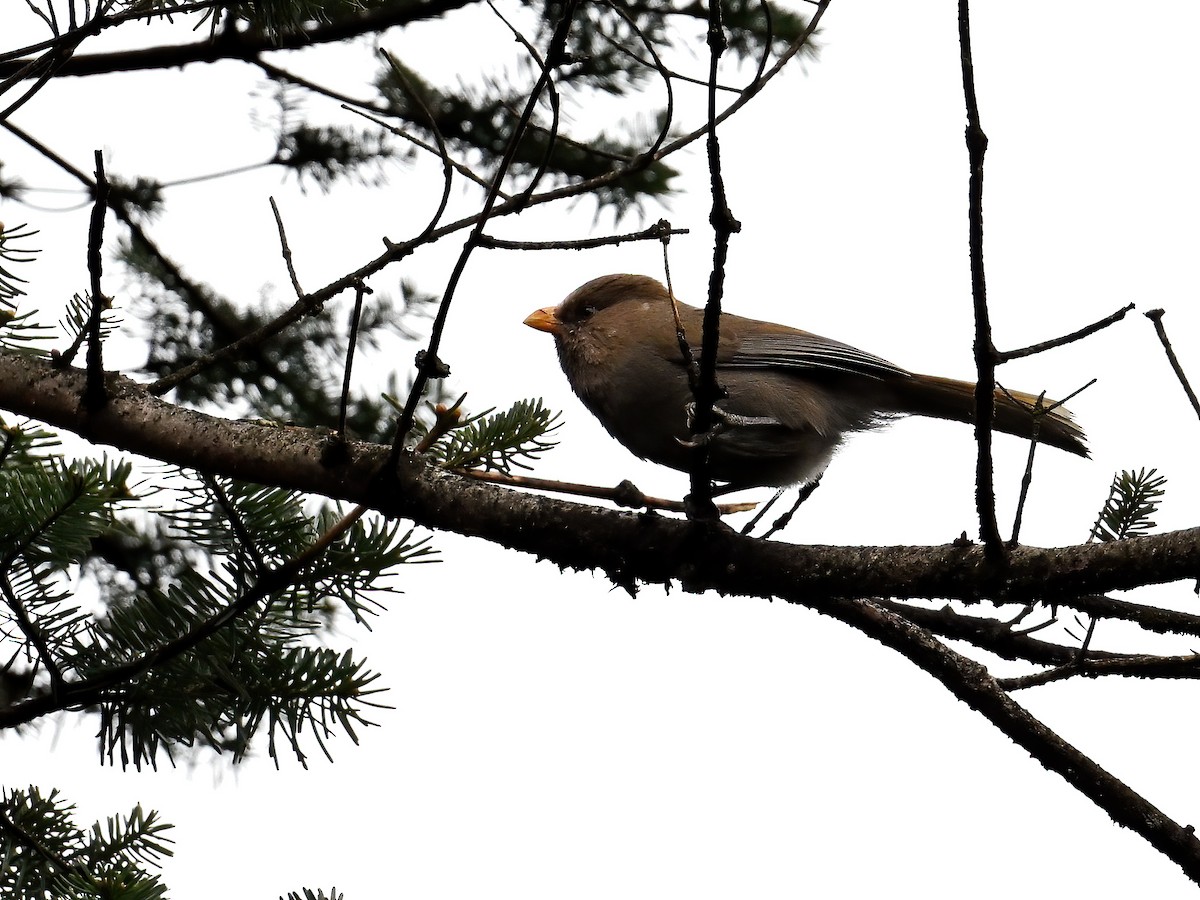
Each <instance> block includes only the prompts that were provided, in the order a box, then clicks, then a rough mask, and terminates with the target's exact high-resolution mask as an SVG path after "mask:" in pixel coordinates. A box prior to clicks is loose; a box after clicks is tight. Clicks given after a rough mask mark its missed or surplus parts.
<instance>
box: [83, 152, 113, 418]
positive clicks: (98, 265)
mask: <svg viewBox="0 0 1200 900" xmlns="http://www.w3.org/2000/svg"><path fill="white" fill-rule="evenodd" d="M95 159H96V197H95V201H96V202H95V204H94V205H93V206H92V222H91V227H90V228H89V229H88V252H87V261H88V273H89V274H90V275H91V279H92V309H91V315H90V316H89V317H88V324H87V333H88V348H87V373H88V379H87V390H85V391H84V394H83V399H84V405H85V406H86V407H87V408H88V409H89V410H92V411H95V410H97V409H99V408H100V407H102V406H103V405H104V404H105V403H106V402H107V401H108V389H107V388H106V387H105V385H104V357H103V347H102V345H101V340H100V318H101V316H102V315H103V313H104V307H105V299H104V294H103V292H102V291H101V290H100V274H101V272H102V271H103V268H104V259H103V257H102V256H101V254H100V250H101V248H102V247H103V246H104V216H105V213H107V212H108V191H109V188H108V179H107V178H106V177H105V175H104V155H103V153H101V152H100V151H99V150H97V151H96V155H95Z"/></svg>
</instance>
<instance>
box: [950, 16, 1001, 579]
mask: <svg viewBox="0 0 1200 900" xmlns="http://www.w3.org/2000/svg"><path fill="white" fill-rule="evenodd" d="M958 42H959V55H960V61H961V65H962V82H963V96H964V97H965V99H966V106H967V129H966V139H967V156H968V158H969V161H970V167H971V177H970V186H969V189H968V195H969V203H970V210H969V213H968V214H969V217H970V244H971V250H970V255H971V297H972V305H973V307H974V310H975V369H976V373H977V376H976V377H977V382H978V383H977V385H976V387H975V441H976V444H977V446H978V455H977V458H976V464H975V506H976V510H977V512H978V514H979V535H980V539H981V540H982V541H983V545H984V547H985V548H987V552H988V558H989V559H990V560H991V561H992V562H993V563H999V562H1002V561H1003V560H1004V558H1005V556H1006V552H1005V546H1004V542H1003V540H1002V539H1001V537H1000V526H999V523H998V522H997V521H996V489H995V485H994V484H993V473H992V419H993V417H994V416H995V411H996V396H995V390H996V348H995V346H994V345H993V344H992V325H991V321H990V316H989V314H988V306H987V279H986V277H985V276H984V271H983V157H984V154H986V153H987V135H986V134H984V133H983V128H982V126H981V125H980V124H979V101H978V99H977V98H976V96H975V64H974V60H973V58H972V55H971V13H970V10H969V8H968V3H967V0H958Z"/></svg>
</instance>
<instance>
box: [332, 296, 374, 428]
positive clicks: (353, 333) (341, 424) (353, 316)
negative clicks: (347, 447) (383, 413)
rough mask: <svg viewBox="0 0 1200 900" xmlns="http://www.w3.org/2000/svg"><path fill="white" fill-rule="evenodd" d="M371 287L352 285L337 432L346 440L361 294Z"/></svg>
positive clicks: (360, 318)
mask: <svg viewBox="0 0 1200 900" xmlns="http://www.w3.org/2000/svg"><path fill="white" fill-rule="evenodd" d="M370 293H371V289H370V288H369V287H367V286H366V285H365V284H363V283H362V282H361V281H360V282H358V283H357V284H355V285H354V310H353V312H351V313H350V341H349V345H348V346H347V347H346V371H345V372H344V373H343V375H342V401H341V403H340V404H339V407H338V422H337V433H338V436H339V437H340V438H341V439H342V440H346V439H347V438H346V408H347V406H349V403H350V372H351V371H352V370H353V368H354V350H355V348H356V347H357V346H358V325H359V322H360V321H362V307H363V295H364V294H370Z"/></svg>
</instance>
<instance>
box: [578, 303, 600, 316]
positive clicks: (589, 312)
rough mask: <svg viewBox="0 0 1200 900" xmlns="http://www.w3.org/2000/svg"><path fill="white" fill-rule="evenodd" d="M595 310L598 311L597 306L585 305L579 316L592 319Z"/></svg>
mask: <svg viewBox="0 0 1200 900" xmlns="http://www.w3.org/2000/svg"><path fill="white" fill-rule="evenodd" d="M595 312H596V307H594V306H585V307H584V308H583V309H581V310H580V311H579V318H581V319H590V318H591V317H592V315H593V314H594V313H595Z"/></svg>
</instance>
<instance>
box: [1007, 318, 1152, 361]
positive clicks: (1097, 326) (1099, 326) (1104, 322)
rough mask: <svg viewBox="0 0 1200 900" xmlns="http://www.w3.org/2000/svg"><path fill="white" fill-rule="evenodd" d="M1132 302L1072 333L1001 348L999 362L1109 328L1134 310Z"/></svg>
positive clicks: (1038, 351)
mask: <svg viewBox="0 0 1200 900" xmlns="http://www.w3.org/2000/svg"><path fill="white" fill-rule="evenodd" d="M1133 308H1134V305H1133V304H1132V303H1130V304H1128V305H1126V306H1123V307H1121V308H1120V309H1118V310H1117V311H1116V312H1115V313H1113V314H1112V315H1111V316H1105V317H1104V318H1103V319H1101V320H1100V321H1098V322H1093V323H1092V324H1091V325H1085V326H1084V327H1083V328H1080V329H1079V330H1078V331H1072V332H1071V333H1070V334H1064V335H1063V336H1062V337H1056V338H1051V339H1050V340H1048V341H1041V342H1040V343H1037V344H1030V345H1029V346H1028V347H1022V348H1021V349H1019V350H1000V351H997V353H996V360H997V362H1002V363H1006V362H1009V361H1010V360H1014V359H1023V358H1024V357H1026V356H1033V355H1034V354H1035V353H1044V352H1045V351H1047V350H1053V349H1054V348H1055V347H1062V346H1064V345H1065V344H1070V343H1073V342H1075V341H1077V340H1079V339H1080V338H1085V337H1087V336H1088V335H1089V334H1095V333H1096V332H1097V331H1101V330H1103V329H1105V328H1107V327H1108V326H1109V325H1114V324H1116V323H1117V322H1120V321H1121V320H1122V319H1123V318H1125V314H1126V313H1127V312H1129V311H1130V310H1132V309H1133ZM1147 315H1149V313H1147Z"/></svg>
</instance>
